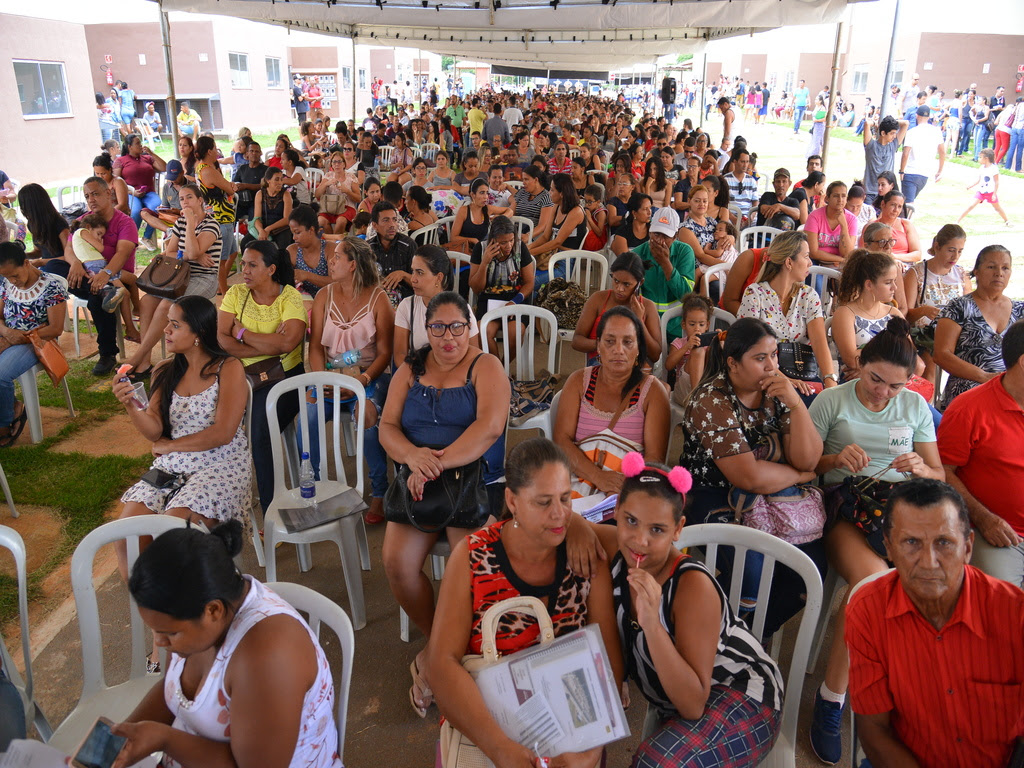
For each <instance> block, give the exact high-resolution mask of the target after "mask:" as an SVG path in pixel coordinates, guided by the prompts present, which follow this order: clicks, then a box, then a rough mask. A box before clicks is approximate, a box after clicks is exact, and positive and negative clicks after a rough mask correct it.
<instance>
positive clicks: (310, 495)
mask: <svg viewBox="0 0 1024 768" xmlns="http://www.w3.org/2000/svg"><path fill="white" fill-rule="evenodd" d="M299 493H300V494H301V495H302V498H303V499H305V500H306V505H307V506H310V507H312V506H314V505H315V504H316V481H315V480H314V479H313V464H312V462H310V460H309V454H308V453H306V452H303V453H302V463H301V464H300V465H299Z"/></svg>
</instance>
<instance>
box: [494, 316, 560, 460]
mask: <svg viewBox="0 0 1024 768" xmlns="http://www.w3.org/2000/svg"><path fill="white" fill-rule="evenodd" d="M491 322H497V323H501V324H502V326H503V328H504V330H503V331H502V333H501V335H502V338H501V342H500V343H501V345H502V352H503V354H502V356H501V359H502V361H503V363H504V366H505V375H506V376H510V377H512V378H514V379H516V380H517V381H532V380H533V379H536V378H537V372H538V371H539V370H540V367H538V366H537V365H536V364H535V357H536V354H535V346H536V343H537V333H538V331H539V329H540V327H541V326H546V328H545V330H546V331H547V333H548V338H551V339H554V338H556V335H557V333H558V319H557V318H556V317H555V316H554V314H553V313H551V312H549V311H548V310H546V309H544V308H543V307H533V306H530V305H529V304H516V305H515V306H512V307H496V308H495V309H492V310H491V311H490V312H487V313H486V314H485V315H484V316H483V317H482V318H480V346H481V348H482V349H483V351H484V352H492V354H493V351H492V350H490V349H488V343H487V325H488V324H489V323H491ZM524 326H525V329H524ZM510 337H514V339H513V338H510ZM556 346H557V345H555V344H549V345H548V359H547V365H545V366H541V367H544V368H546V369H547V370H548V372H550V373H555V350H556ZM511 350H515V353H516V354H515V359H514V360H511V359H510V354H509V353H510V351H511ZM513 366H514V368H515V373H513ZM509 429H520V430H522V429H539V430H541V431H542V432H543V433H544V435H545V437H547V438H548V439H549V440H550V439H551V435H552V424H551V411H550V409H549V410H544V411H541V412H540V413H536V414H534V415H533V416H531V417H530V418H528V419H527V420H526V421H524V422H523V423H522V424H520V425H519V426H510V427H509Z"/></svg>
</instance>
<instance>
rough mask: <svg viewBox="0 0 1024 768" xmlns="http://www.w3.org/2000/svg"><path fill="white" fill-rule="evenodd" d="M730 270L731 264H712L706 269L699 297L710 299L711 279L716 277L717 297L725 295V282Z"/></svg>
mask: <svg viewBox="0 0 1024 768" xmlns="http://www.w3.org/2000/svg"><path fill="white" fill-rule="evenodd" d="M730 269H732V264H714V265H712V266H710V267H708V269H707V271H706V272H705V273H704V279H703V280H702V281H701V284H700V294H701V296H707V297H708V298H709V299H710V298H711V278H712V277H714V276H715V275H718V295H719V296H721V295H722V294H724V293H725V281H726V280H727V279H728V277H729V270H730Z"/></svg>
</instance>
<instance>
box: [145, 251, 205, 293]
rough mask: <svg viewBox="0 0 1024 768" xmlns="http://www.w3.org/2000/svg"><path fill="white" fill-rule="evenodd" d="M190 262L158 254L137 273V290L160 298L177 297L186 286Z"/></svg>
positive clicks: (190, 269)
mask: <svg viewBox="0 0 1024 768" xmlns="http://www.w3.org/2000/svg"><path fill="white" fill-rule="evenodd" d="M191 272H192V262H190V261H186V260H185V259H178V258H171V257H169V256H164V255H162V254H161V255H160V256H157V257H156V258H155V259H153V260H152V261H151V262H150V263H149V266H148V267H146V270H145V271H144V272H143V273H142V274H141V275H139V279H138V286H139V290H142V291H145V292H146V293H148V294H150V295H151V296H159V297H160V298H161V299H179V298H181V297H182V296H183V295H184V294H185V289H186V288H188V280H189V276H190V275H191Z"/></svg>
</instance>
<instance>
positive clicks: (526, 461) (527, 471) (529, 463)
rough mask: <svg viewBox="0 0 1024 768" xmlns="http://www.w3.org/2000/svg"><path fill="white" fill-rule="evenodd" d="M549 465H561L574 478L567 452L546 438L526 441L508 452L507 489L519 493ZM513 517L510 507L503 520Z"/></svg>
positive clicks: (503, 515) (506, 468) (506, 509)
mask: <svg viewBox="0 0 1024 768" xmlns="http://www.w3.org/2000/svg"><path fill="white" fill-rule="evenodd" d="M548 464H561V465H562V466H563V467H565V471H566V472H568V473H569V476H570V477H572V469H571V468H570V467H569V458H568V457H567V456H566V455H565V451H563V450H562V449H561V448H559V447H558V446H557V445H555V444H554V443H553V442H551V441H550V440H548V439H547V438H546V437H533V438H530V439H529V440H524V441H523V442H521V443H519V445H517V446H516V447H515V448H513V449H512V450H511V451H509V452H508V458H507V459H505V487H506V488H507V489H508V490H510V491H511V492H512V493H519V492H520V491H521V490H523V488H526V487H527V486H529V485H530V484H531V483H532V482H533V478H534V477H535V476H536V474H537V473H538V472H540V470H541V469H543V468H544V467H546V466H547V465H548ZM510 517H511V514H509V511H508V507H506V508H505V510H504V512H503V514H502V519H508V518H510Z"/></svg>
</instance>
